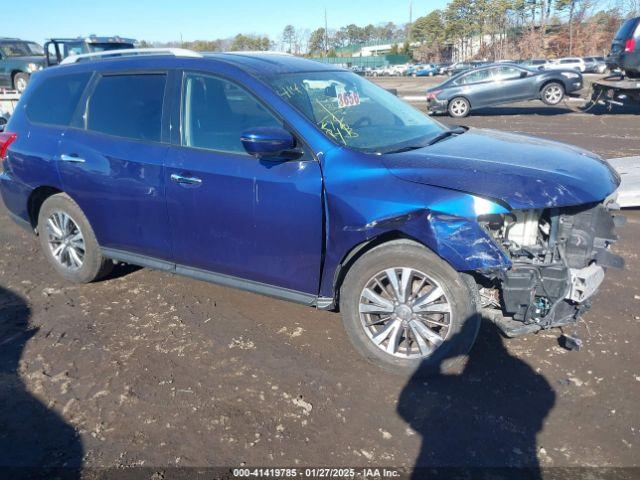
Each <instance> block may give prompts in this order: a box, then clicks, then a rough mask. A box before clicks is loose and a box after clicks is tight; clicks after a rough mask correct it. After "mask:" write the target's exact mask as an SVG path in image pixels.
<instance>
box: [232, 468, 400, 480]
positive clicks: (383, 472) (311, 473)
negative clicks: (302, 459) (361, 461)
mask: <svg viewBox="0 0 640 480" xmlns="http://www.w3.org/2000/svg"><path fill="white" fill-rule="evenodd" d="M400 473H401V472H400V470H398V469H393V468H362V469H356V468H322V467H321V468H313V467H310V468H234V469H233V476H234V477H237V478H362V479H378V478H397V477H399V476H400Z"/></svg>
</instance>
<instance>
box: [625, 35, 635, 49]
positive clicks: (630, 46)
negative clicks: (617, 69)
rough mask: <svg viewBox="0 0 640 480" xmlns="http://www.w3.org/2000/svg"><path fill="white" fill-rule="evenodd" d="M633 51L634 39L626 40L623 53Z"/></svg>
mask: <svg viewBox="0 0 640 480" xmlns="http://www.w3.org/2000/svg"><path fill="white" fill-rule="evenodd" d="M635 49H636V39H635V38H630V39H628V40H627V41H626V43H625V44H624V51H625V52H633V51H634V50H635Z"/></svg>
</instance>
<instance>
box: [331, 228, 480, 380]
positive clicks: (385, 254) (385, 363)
mask: <svg viewBox="0 0 640 480" xmlns="http://www.w3.org/2000/svg"><path fill="white" fill-rule="evenodd" d="M476 296H477V288H476V286H475V283H474V282H473V280H472V279H470V277H467V276H463V275H461V274H459V273H458V272H456V271H455V270H453V268H451V266H450V265H448V264H447V263H446V262H444V261H443V260H442V259H440V258H439V257H438V256H437V255H435V254H434V253H433V252H431V251H430V250H428V249H426V248H425V247H423V246H422V245H419V244H418V243H416V242H412V241H408V240H400V241H394V242H391V243H387V244H383V245H381V246H379V247H376V248H374V249H372V250H371V251H369V252H367V253H366V254H364V255H363V256H362V257H361V258H360V259H358V261H357V262H356V263H355V264H354V265H353V266H352V267H351V269H350V270H349V272H348V273H347V276H346V278H345V281H344V283H343V286H342V288H341V294H340V310H341V312H342V318H343V323H344V327H345V329H346V331H347V335H348V336H349V339H350V340H351V342H352V343H353V345H354V347H355V348H356V349H357V350H358V351H359V352H360V353H361V354H362V355H363V356H364V357H365V358H366V359H367V360H369V361H370V362H372V363H374V364H376V365H378V366H380V367H382V368H384V369H385V370H387V371H389V372H391V373H395V374H400V375H414V376H427V375H433V374H437V373H460V372H461V370H462V369H463V367H464V365H465V364H466V361H467V358H468V357H467V353H468V352H469V350H470V349H471V347H472V346H473V343H474V342H475V339H476V336H477V334H478V329H479V327H480V317H479V315H478V313H477V310H476V301H475V298H476Z"/></svg>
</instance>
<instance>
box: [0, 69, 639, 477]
mask: <svg viewBox="0 0 640 480" xmlns="http://www.w3.org/2000/svg"><path fill="white" fill-rule="evenodd" d="M380 83H382V84H383V85H385V87H387V88H398V90H399V94H400V96H402V95H416V94H417V93H415V92H418V93H419V92H421V90H422V89H423V87H424V86H425V85H426V84H427V82H426V81H422V79H381V80H380ZM568 104H569V105H570V107H571V108H565V107H558V108H549V107H545V106H543V105H542V104H541V103H540V102H530V103H526V104H516V105H509V106H506V107H500V108H492V109H485V110H483V111H481V112H479V113H478V114H475V115H473V116H471V117H469V118H467V119H464V120H463V121H462V122H458V123H463V124H468V125H473V126H479V127H489V128H496V129H502V130H510V131H513V130H515V131H519V132H526V133H530V134H534V135H538V136H541V137H547V138H552V139H557V140H561V141H565V142H570V143H574V144H577V145H579V146H582V147H585V148H588V149H592V150H594V151H596V152H597V153H599V154H601V155H603V156H605V157H607V158H610V157H619V156H631V155H638V154H640V135H638V133H639V132H640V117H639V116H638V112H637V111H635V112H634V111H625V112H622V113H615V114H607V113H606V112H601V111H600V112H596V113H592V112H589V113H581V112H576V111H574V109H575V108H576V107H577V106H578V105H579V103H578V102H570V103H568ZM441 120H442V121H444V122H447V123H449V122H450V119H448V118H445V117H442V118H441ZM626 215H627V217H628V220H629V223H628V225H627V226H625V227H623V228H622V229H621V230H620V235H621V237H622V239H621V241H620V243H619V244H618V245H617V248H616V250H617V252H619V253H620V254H622V255H623V256H624V258H625V260H626V262H627V266H626V269H625V270H622V271H615V270H610V271H609V272H608V276H607V278H606V280H605V283H604V286H603V288H602V290H601V292H600V294H599V295H598V297H597V299H596V300H595V302H594V307H593V309H592V310H591V311H590V312H589V313H588V314H587V315H586V317H585V318H584V321H582V322H580V323H579V324H578V325H577V327H576V328H575V329H571V330H572V331H574V330H575V331H576V332H577V333H578V334H579V335H580V336H581V338H582V339H583V340H584V347H583V349H582V350H580V351H579V352H569V351H567V350H564V349H562V348H561V347H560V346H559V345H558V341H557V334H558V332H556V331H553V332H544V333H540V334H537V335H531V336H527V337H523V338H518V339H512V340H507V339H504V338H502V337H501V336H500V335H499V334H498V333H497V332H496V330H495V329H494V328H493V327H491V326H490V325H485V327H484V328H483V329H482V331H481V334H480V337H479V339H478V342H477V345H476V348H474V350H473V351H472V358H471V361H470V363H469V365H468V366H467V369H466V371H465V372H464V374H463V375H461V376H453V377H447V378H438V379H432V380H429V381H426V382H425V381H418V380H407V379H403V378H399V377H395V376H391V375H389V374H387V373H385V372H383V371H382V370H379V369H378V368H376V367H374V366H371V365H369V364H368V363H366V362H365V361H363V360H362V359H361V358H360V357H359V355H358V354H357V353H356V352H355V351H354V349H353V348H352V347H351V346H350V344H349V342H348V340H347V339H346V336H345V334H344V333H343V329H342V325H341V321H340V317H339V316H338V315H336V314H332V313H327V312H320V311H315V310H313V309H309V308H305V307H302V306H298V305H294V304H289V303H285V302H282V301H277V300H272V299H269V298H265V297H262V296H258V295H253V294H249V293H244V292H240V291H236V290H232V289H228V288H223V287H219V286H215V285H211V284H207V283H203V282H199V281H195V280H191V279H187V278H181V277H177V276H172V275H170V274H168V273H163V272H158V271H152V270H147V269H137V268H133V267H124V266H123V267H119V268H118V269H117V270H116V272H114V274H113V275H112V276H111V277H110V278H109V279H107V280H105V281H102V282H99V283H96V284H91V285H82V286H78V285H70V284H67V283H65V282H64V281H62V280H61V279H60V278H58V277H57V276H55V275H54V274H53V272H52V271H51V269H50V268H49V267H48V266H47V265H46V264H45V262H44V259H43V257H42V255H41V254H40V252H39V250H38V247H37V243H36V240H35V239H34V238H32V237H31V236H29V235H28V234H26V233H25V232H23V231H21V230H19V229H18V227H16V226H14V225H13V223H12V222H11V220H10V219H9V217H8V215H7V213H6V210H5V209H4V206H2V207H0V405H2V407H3V408H2V409H1V410H0V465H8V464H9V465H23V466H43V465H58V466H60V465H70V466H74V465H75V466H78V465H83V466H85V467H115V466H150V467H167V466H217V465H233V466H240V465H242V464H246V465H266V466H285V465H290V466H296V465H299V466H319V465H358V466H367V465H376V466H382V465H386V466H405V467H411V466H414V465H455V466H460V465H490V466H533V467H535V466H537V465H540V466H544V467H546V466H640V411H639V410H638V399H639V398H640V351H639V349H638V347H637V344H638V343H639V342H640V328H639V327H640V313H639V310H640V309H639V307H640V273H639V272H640V258H639V256H638V251H639V249H638V243H637V241H638V239H639V238H640V212H639V211H626Z"/></svg>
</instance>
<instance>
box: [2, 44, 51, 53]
mask: <svg viewBox="0 0 640 480" xmlns="http://www.w3.org/2000/svg"><path fill="white" fill-rule="evenodd" d="M0 51H2V54H3V55H4V56H5V57H31V56H33V55H44V50H43V49H42V47H41V46H40V45H38V44H37V43H34V42H2V43H0Z"/></svg>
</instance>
